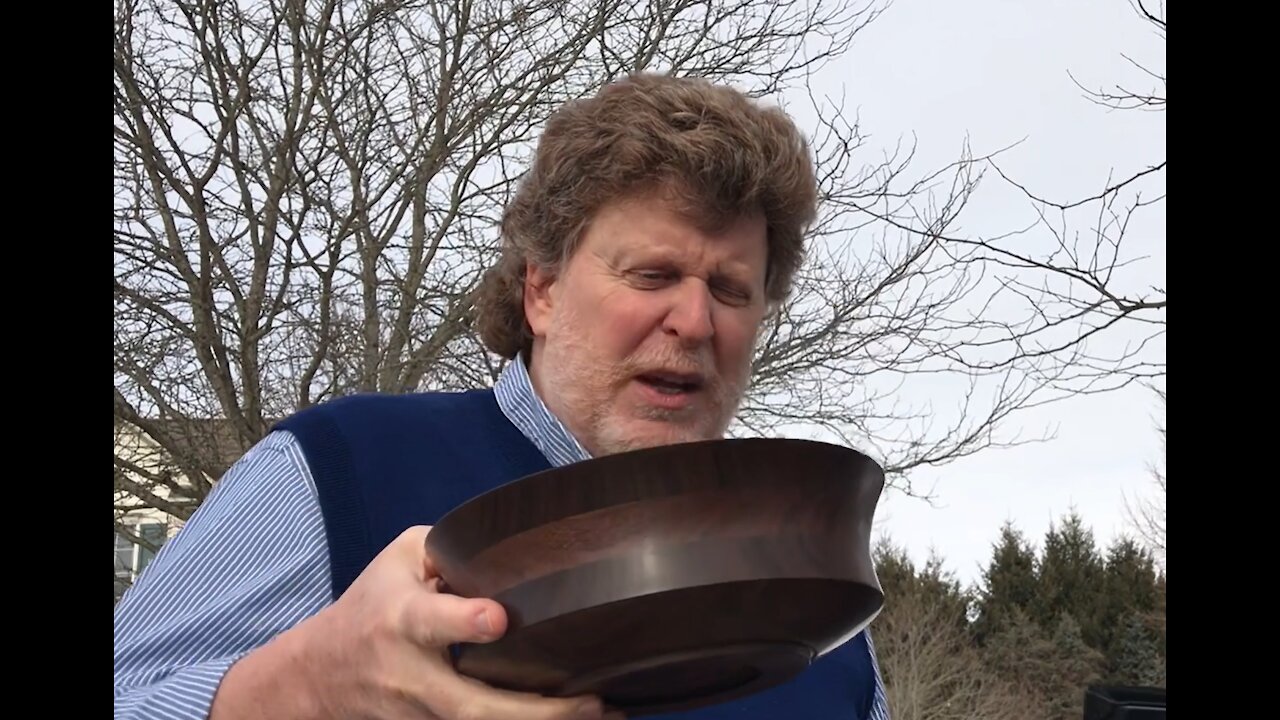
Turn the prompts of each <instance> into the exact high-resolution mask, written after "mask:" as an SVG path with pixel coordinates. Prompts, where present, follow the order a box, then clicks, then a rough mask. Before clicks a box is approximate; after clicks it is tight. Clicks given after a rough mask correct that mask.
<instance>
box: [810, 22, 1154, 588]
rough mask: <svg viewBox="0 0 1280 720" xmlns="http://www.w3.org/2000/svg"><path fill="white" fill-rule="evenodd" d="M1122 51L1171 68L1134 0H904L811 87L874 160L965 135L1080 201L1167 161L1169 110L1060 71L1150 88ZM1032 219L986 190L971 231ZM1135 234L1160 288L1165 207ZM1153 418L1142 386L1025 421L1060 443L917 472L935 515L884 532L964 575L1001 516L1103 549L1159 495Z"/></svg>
mask: <svg viewBox="0 0 1280 720" xmlns="http://www.w3.org/2000/svg"><path fill="white" fill-rule="evenodd" d="M1122 54H1127V55H1129V56H1130V57H1132V58H1134V59H1136V60H1139V61H1141V62H1143V63H1145V64H1148V66H1149V67H1153V68H1155V69H1157V70H1159V71H1161V72H1163V69H1164V46H1163V43H1162V42H1161V41H1160V40H1159V39H1158V37H1156V36H1155V35H1154V33H1153V32H1152V30H1151V28H1150V26H1149V25H1147V24H1145V23H1143V22H1141V21H1140V20H1139V19H1138V18H1137V17H1136V15H1135V14H1134V11H1133V9H1132V8H1131V7H1130V5H1129V4H1128V3H1127V2H1126V0H1071V1H1069V2H1068V1H1066V0H1060V1H1059V2H1036V3H1030V2H1023V1H1020V0H967V1H966V2H942V1H941V0H897V2H895V3H894V5H893V6H892V7H891V8H890V9H889V10H888V11H887V12H885V14H884V15H882V16H881V17H880V18H879V19H878V20H877V21H876V22H874V23H873V24H872V25H870V26H869V27H868V28H867V29H865V30H864V31H863V32H862V33H861V34H860V35H859V36H858V39H857V41H856V44H855V46H854V47H853V48H852V50H851V53H850V55H849V56H847V57H846V58H844V59H842V60H841V61H839V62H837V63H836V64H834V65H832V66H829V67H828V68H826V70H824V72H823V74H822V76H821V78H820V80H819V81H818V83H816V84H815V87H816V88H821V89H826V90H827V91H828V92H831V93H832V94H839V92H840V87H841V85H842V84H843V87H844V90H845V92H846V94H847V104H848V105H849V106H850V107H853V108H856V109H857V110H858V112H859V114H860V117H861V122H862V126H863V129H864V132H866V133H869V134H870V135H871V136H872V139H871V142H870V143H869V149H870V150H871V151H872V154H871V156H869V157H873V156H874V152H875V148H877V147H889V148H891V147H892V146H893V145H894V144H895V143H896V142H898V140H899V139H900V138H903V137H905V138H906V140H907V142H908V143H909V142H910V141H911V136H912V134H914V135H915V137H916V140H917V142H918V148H919V150H918V158H917V160H918V162H917V164H916V165H915V166H914V167H917V168H919V169H921V170H923V169H925V168H927V167H938V166H941V165H943V164H945V163H946V162H948V161H950V160H954V159H955V157H956V154H957V150H958V149H959V148H960V146H961V143H962V142H963V140H964V139H965V137H966V136H967V137H968V138H969V139H970V142H971V144H972V147H973V151H974V153H975V154H982V153H985V152H990V151H993V150H996V149H998V148H1001V147H1005V146H1008V145H1010V144H1012V143H1015V142H1017V141H1019V140H1023V142H1022V144H1021V145H1019V146H1018V147H1017V148H1015V149H1014V150H1012V151H1010V152H1009V153H1008V154H1007V155H1005V156H1003V159H1002V160H1001V167H1002V169H1004V170H1005V171H1006V172H1011V173H1012V174H1014V175H1016V177H1018V178H1019V179H1020V181H1021V182H1023V183H1024V184H1026V185H1027V186H1028V187H1030V188H1032V189H1034V190H1036V191H1037V194H1040V195H1042V196H1051V197H1055V198H1062V199H1078V198H1083V197H1087V196H1090V195H1093V194H1096V193H1097V192H1099V190H1100V189H1101V188H1102V187H1103V186H1104V185H1105V183H1106V181H1107V179H1108V175H1109V174H1112V173H1114V175H1115V176H1117V177H1120V176H1121V174H1122V173H1129V174H1131V173H1132V172H1135V171H1137V170H1141V169H1143V168H1145V167H1147V166H1149V165H1151V164H1154V163H1157V162H1159V161H1161V160H1163V159H1164V144H1165V133H1164V115H1163V114H1162V113H1142V112H1114V111H1108V110H1107V109H1105V108H1102V107H1099V106H1097V105H1095V104H1092V103H1090V102H1089V101H1088V100H1087V99H1085V98H1084V97H1083V94H1082V92H1081V90H1080V89H1079V88H1078V87H1077V86H1076V85H1075V84H1073V82H1072V80H1071V78H1070V77H1069V76H1068V74H1067V73H1068V71H1070V72H1071V74H1072V75H1074V77H1075V78H1076V79H1078V80H1079V81H1080V82H1081V83H1082V84H1084V85H1085V86H1087V87H1091V88H1098V87H1102V86H1108V87H1110V86H1113V85H1115V84H1117V83H1127V84H1133V85H1135V86H1138V87H1140V88H1141V89H1144V90H1145V89H1150V88H1151V87H1152V86H1153V83H1152V81H1151V80H1150V79H1149V78H1144V77H1143V76H1142V75H1141V73H1140V72H1139V71H1137V70H1135V69H1134V68H1133V66H1131V65H1130V64H1128V62H1127V61H1126V60H1125V59H1124V57H1122ZM796 102H802V99H797V100H796ZM1160 183H1161V184H1159V185H1157V186H1155V187H1156V188H1157V189H1158V190H1159V191H1161V192H1162V191H1163V184H1162V183H1163V181H1162V180H1161V181H1160ZM990 184H991V185H992V186H994V185H995V183H990ZM1030 212H1031V210H1030V207H1029V206H1028V204H1027V203H1026V201H1025V200H1023V199H1019V198H1017V197H1016V196H1014V195H1012V194H1008V193H1005V194H1000V193H997V192H995V191H994V190H992V191H990V192H989V193H988V195H986V196H983V197H981V198H980V199H979V200H978V201H975V203H974V204H973V211H972V212H969V213H967V214H966V215H965V216H964V218H965V219H964V229H965V231H966V232H968V233H970V234H977V233H981V232H983V231H984V230H986V231H995V232H999V231H1004V230H1008V229H1010V228H1011V227H1014V226H1017V225H1019V224H1025V221H1026V220H1027V218H1028V217H1029V215H1028V214H1029V213H1030ZM1130 236H1131V237H1132V238H1133V242H1134V243H1135V252H1136V251H1141V252H1142V253H1143V254H1150V255H1151V256H1152V257H1151V259H1150V260H1147V261H1144V263H1143V264H1142V265H1141V266H1140V267H1141V272H1142V273H1143V277H1141V278H1137V280H1139V281H1145V282H1146V283H1147V284H1149V285H1156V286H1159V287H1164V218H1163V206H1161V207H1160V208H1159V209H1157V210H1156V211H1154V212H1151V213H1148V214H1147V216H1146V218H1145V219H1144V220H1143V222H1142V224H1141V225H1140V226H1139V227H1136V228H1133V229H1132V230H1131V232H1130ZM1126 242H1129V241H1126ZM1161 352H1162V351H1161ZM1159 419H1160V408H1159V405H1158V404H1157V402H1156V399H1155V397H1154V395H1153V394H1152V393H1151V392H1150V391H1149V390H1146V389H1143V388H1140V387H1135V388H1133V389H1132V390H1125V391H1120V392H1117V393H1114V394H1110V395H1105V396H1089V397H1083V398H1080V399H1078V400H1073V401H1070V402H1066V403H1060V404H1055V405H1052V406H1050V407H1048V408H1046V409H1045V410H1043V411H1039V412H1031V413H1027V414H1025V415H1022V416H1019V419H1018V421H1017V422H1016V423H1015V426H1014V427H1013V428H1012V429H1015V430H1016V429H1018V428H1019V427H1023V428H1025V429H1026V431H1027V433H1028V434H1030V435H1036V434H1040V433H1042V432H1043V431H1045V430H1046V429H1047V430H1053V431H1056V437H1055V439H1053V440H1052V441H1050V442H1048V443H1044V444H1035V445H1029V446H1023V447H1020V448H1016V449H1011V450H992V451H988V452H983V453H980V454H978V455H977V456H975V457H973V458H970V459H966V460H963V461H960V462H956V463H953V464H951V465H948V466H946V467H944V468H941V469H939V470H936V471H929V472H924V473H922V474H920V475H919V476H918V478H917V480H918V481H920V482H923V483H925V484H926V485H929V484H933V483H935V482H936V485H935V486H934V492H935V506H930V505H928V504H926V503H924V502H921V501H918V500H914V499H910V498H905V497H902V496H892V495H891V496H889V497H888V498H887V499H886V501H885V502H884V504H882V506H881V508H880V509H879V511H878V513H877V518H878V520H879V521H880V525H881V529H882V530H885V531H887V532H889V533H890V534H891V535H892V536H893V538H894V539H895V540H896V541H898V542H899V543H902V544H905V545H906V546H907V547H908V548H909V549H910V550H911V552H912V553H913V555H915V556H916V557H917V558H920V559H923V558H924V556H925V554H926V553H927V552H928V550H929V548H930V547H931V546H936V547H937V549H938V550H939V552H940V553H941V554H942V555H943V556H944V557H945V559H946V561H947V566H948V567H949V568H950V569H952V570H954V571H955V572H956V573H957V574H958V575H959V576H960V577H961V578H962V579H963V580H965V581H966V582H969V581H973V580H975V579H976V578H977V577H978V576H979V572H980V568H981V566H982V565H983V563H985V561H986V560H987V558H988V557H989V555H990V550H991V544H992V543H993V542H994V540H995V538H996V535H997V533H998V529H999V526H1000V524H1001V523H1002V522H1003V521H1005V520H1012V521H1013V522H1014V523H1015V524H1016V525H1017V526H1018V527H1019V528H1021V529H1022V530H1023V531H1024V532H1025V533H1027V534H1028V535H1029V536H1030V538H1031V539H1032V540H1033V541H1035V542H1036V543H1037V545H1039V542H1040V540H1041V538H1042V537H1043V535H1044V533H1045V531H1046V530H1047V529H1048V527H1049V524H1050V522H1052V521H1054V520H1056V519H1058V518H1060V517H1061V516H1062V515H1063V514H1064V513H1066V512H1067V511H1068V510H1070V509H1071V508H1073V507H1074V508H1075V509H1076V510H1077V511H1078V512H1079V513H1080V514H1081V515H1082V516H1083V518H1084V520H1085V521H1086V523H1087V524H1088V525H1090V526H1091V527H1092V528H1093V529H1094V531H1095V533H1096V534H1097V537H1098V540H1099V543H1100V544H1102V545H1104V546H1105V544H1106V543H1107V542H1108V541H1109V540H1110V539H1111V538H1112V537H1113V536H1114V535H1115V534H1116V533H1117V532H1120V531H1123V530H1124V529H1125V528H1124V518H1123V499H1124V497H1125V496H1126V495H1128V496H1129V497H1134V496H1136V495H1141V494H1143V493H1148V492H1149V491H1150V490H1151V475H1150V471H1149V465H1150V464H1151V463H1153V462H1155V461H1157V460H1158V459H1159V457H1160V446H1159V436H1158V435H1157V432H1156V430H1155V423H1156V421H1157V420H1159Z"/></svg>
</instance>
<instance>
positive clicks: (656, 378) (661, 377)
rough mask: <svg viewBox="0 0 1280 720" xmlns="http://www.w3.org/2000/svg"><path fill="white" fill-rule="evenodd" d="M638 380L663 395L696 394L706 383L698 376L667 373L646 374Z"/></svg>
mask: <svg viewBox="0 0 1280 720" xmlns="http://www.w3.org/2000/svg"><path fill="white" fill-rule="evenodd" d="M637 379H638V380H639V381H640V382H642V383H644V384H645V385H648V386H649V387H651V388H653V389H654V390H656V391H658V392H660V393H662V394H663V395H682V394H686V393H695V392H697V391H699V390H701V389H702V386H703V384H704V382H705V381H704V380H703V379H702V377H701V376H698V375H691V374H686V373H667V372H657V373H645V374H644V375H640V376H639V377H638V378H637Z"/></svg>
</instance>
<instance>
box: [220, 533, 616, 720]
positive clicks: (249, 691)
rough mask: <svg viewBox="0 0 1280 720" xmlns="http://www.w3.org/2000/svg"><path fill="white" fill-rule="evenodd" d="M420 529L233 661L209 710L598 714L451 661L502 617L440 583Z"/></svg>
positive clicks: (590, 700) (436, 717)
mask: <svg viewBox="0 0 1280 720" xmlns="http://www.w3.org/2000/svg"><path fill="white" fill-rule="evenodd" d="M429 531H430V528H429V527H426V526H419V527H413V528H410V529H408V530H406V531H405V532H404V533H402V534H401V535H400V537H399V538H397V539H396V540H395V541H394V542H392V543H391V544H390V545H388V546H387V547H386V548H385V549H384V550H383V551H382V552H381V553H379V554H378V556H377V557H376V558H374V560H373V562H371V563H370V564H369V566H368V567H367V568H365V570H364V572H363V573H361V574H360V577H358V578H356V581H355V582H354V583H352V585H351V587H350V588H348V590H347V592H346V593H344V594H343V595H342V597H341V598H339V599H338V600H337V601H336V602H335V603H334V604H333V605H330V606H329V607H327V608H325V609H324V610H323V611H321V612H319V613H317V614H316V615H315V616H314V617H312V618H310V619H308V620H306V621H305V622H302V623H300V624H299V625H298V626H297V627H295V628H293V629H291V630H289V631H287V632H285V633H282V634H281V635H280V636H279V637H278V638H277V639H276V640H274V641H272V642H271V643H269V644H267V645H266V646H264V647H262V648H260V649H259V650H258V651H256V652H254V653H251V654H249V655H247V656H245V657H244V658H243V659H242V660H241V661H240V662H238V663H236V664H235V665H233V666H232V667H231V669H230V670H229V671H228V672H227V674H226V676H225V678H224V679H223V683H222V686H221V687H220V688H219V690H218V693H217V695H216V696H215V697H214V704H213V709H212V710H211V712H210V720H222V719H223V718H237V720H240V719H243V720H248V719H249V718H257V717H264V718H265V717H272V718H333V719H335V720H337V719H342V720H348V719H350V720H354V719H355V718H369V719H370V720H372V719H374V718H377V719H378V720H400V719H404V720H409V719H410V718H412V719H413V720H480V719H484V720H599V719H600V718H602V717H604V715H603V710H602V707H601V704H600V701H599V699H598V698H594V697H579V698H546V697H542V696H539V695H532V694H525V693H516V692H509V691H505V690H499V689H496V688H493V687H490V686H488V685H486V684H484V683H481V682H479V681H476V680H473V679H471V678H468V677H464V676H461V675H459V674H458V673H457V672H455V671H454V669H453V665H452V663H451V662H450V659H449V646H450V645H451V644H454V643H462V642H467V643H482V642H492V641H494V640H496V639H498V638H499V637H501V636H502V634H503V633H505V632H506V629H507V616H506V612H505V611H503V609H502V606H501V605H499V604H498V603H497V602H494V601H493V600H488V599H482V598H474V599H467V598H461V597H458V596H456V595H450V594H446V593H441V592H440V591H439V584H440V578H439V575H438V573H437V572H436V569H435V568H434V567H432V566H431V563H430V560H429V558H428V557H427V553H426V547H425V542H426V537H427V533H428V532H429ZM277 701H279V702H277Z"/></svg>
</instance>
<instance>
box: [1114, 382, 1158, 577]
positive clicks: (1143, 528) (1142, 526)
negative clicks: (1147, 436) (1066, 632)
mask: <svg viewBox="0 0 1280 720" xmlns="http://www.w3.org/2000/svg"><path fill="white" fill-rule="evenodd" d="M1156 392H1157V394H1158V395H1159V396H1160V406H1161V409H1162V410H1163V408H1164V404H1165V393H1164V391H1161V390H1157V391H1156ZM1156 429H1157V430H1158V431H1159V433H1160V455H1161V457H1160V461H1159V462H1158V463H1155V464H1153V465H1152V466H1151V478H1152V481H1153V484H1154V485H1155V488H1154V489H1153V490H1152V492H1151V494H1150V495H1147V496H1145V497H1139V498H1138V499H1136V500H1135V501H1134V502H1132V503H1130V502H1129V500H1128V499H1127V498H1126V499H1125V502H1124V509H1125V517H1126V519H1127V520H1128V523H1129V526H1130V527H1132V528H1133V531H1134V533H1135V534H1136V535H1137V537H1138V540H1139V541H1141V542H1142V543H1143V544H1144V545H1146V546H1147V548H1148V549H1149V550H1151V552H1152V554H1153V555H1154V557H1155V559H1156V562H1158V563H1160V566H1161V567H1163V566H1164V562H1165V554H1164V550H1165V534H1164V528H1165V487H1164V478H1165V452H1166V447H1165V434H1164V430H1165V425H1164V421H1163V420H1161V422H1160V423H1159V425H1158V426H1157V428H1156Z"/></svg>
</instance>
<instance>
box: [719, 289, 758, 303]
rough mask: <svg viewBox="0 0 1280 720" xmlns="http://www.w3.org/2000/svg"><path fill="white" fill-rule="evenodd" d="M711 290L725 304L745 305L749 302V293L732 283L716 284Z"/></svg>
mask: <svg viewBox="0 0 1280 720" xmlns="http://www.w3.org/2000/svg"><path fill="white" fill-rule="evenodd" d="M713 292H714V293H715V294H716V297H718V298H720V301H721V302H723V303H725V304H727V305H746V304H748V303H750V302H751V293H749V292H747V291H745V290H743V289H741V288H739V287H737V286H734V285H716V286H715V289H714V290H713Z"/></svg>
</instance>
